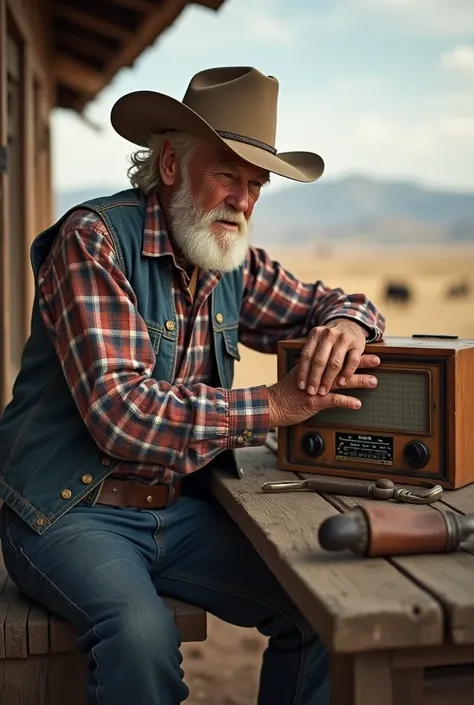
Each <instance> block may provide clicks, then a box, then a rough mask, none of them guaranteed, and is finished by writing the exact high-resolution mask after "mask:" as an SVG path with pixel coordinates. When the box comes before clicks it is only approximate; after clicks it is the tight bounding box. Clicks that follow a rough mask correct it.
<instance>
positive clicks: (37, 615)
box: [28, 604, 49, 656]
mask: <svg viewBox="0 0 474 705" xmlns="http://www.w3.org/2000/svg"><path fill="white" fill-rule="evenodd" d="M48 622H49V616H48V613H47V611H46V610H45V609H44V608H43V607H41V606H40V605H36V604H32V605H31V609H30V614H29V616H28V651H29V653H30V654H31V655H32V656H34V655H39V654H47V653H49V624H48Z"/></svg>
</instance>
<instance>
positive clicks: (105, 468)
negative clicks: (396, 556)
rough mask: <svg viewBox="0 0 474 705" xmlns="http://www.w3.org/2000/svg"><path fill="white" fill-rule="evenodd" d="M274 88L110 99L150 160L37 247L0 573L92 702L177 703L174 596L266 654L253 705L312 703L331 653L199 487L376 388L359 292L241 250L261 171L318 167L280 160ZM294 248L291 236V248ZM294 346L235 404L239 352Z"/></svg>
mask: <svg viewBox="0 0 474 705" xmlns="http://www.w3.org/2000/svg"><path fill="white" fill-rule="evenodd" d="M277 94H278V83H277V81H276V79H275V78H273V77H268V76H264V75H262V74H261V73H260V72H259V71H257V70H255V69H253V68H242V67H230V68H217V69H211V70H207V71H202V72H201V73H199V74H197V75H196V76H194V78H193V79H192V80H191V82H190V84H189V87H188V90H187V92H186V95H185V97H184V99H183V101H182V102H179V101H176V100H174V99H172V98H170V97H168V96H165V95H162V94H159V93H155V92H136V93H132V94H129V95H127V96H125V97H123V98H121V99H120V100H119V101H118V102H117V104H116V105H115V106H114V108H113V111H112V124H113V126H114V128H115V129H116V131H117V132H118V133H119V134H120V135H122V136H123V137H124V138H126V139H128V140H130V141H131V142H133V143H135V144H137V145H139V146H140V147H142V148H144V149H140V150H138V152H137V153H136V154H135V155H134V156H133V165H132V167H131V172H132V173H131V182H132V186H133V187H134V188H131V189H129V190H127V191H124V192H122V193H118V194H115V195H113V196H108V197H104V198H99V199H96V200H93V201H90V202H88V203H83V204H79V205H78V206H77V207H75V208H73V209H72V210H71V211H69V212H68V213H66V214H65V215H64V216H63V217H62V218H61V219H60V220H59V221H58V222H57V223H56V224H55V225H53V226H52V227H51V228H49V229H48V230H46V231H45V232H43V233H41V234H40V235H39V236H38V237H37V238H36V240H35V242H34V243H33V246H32V251H31V261H32V266H33V270H34V275H35V282H36V296H35V300H34V304H33V311H32V325H31V335H30V337H29V339H28V341H27V344H26V347H25V350H24V356H23V361H22V367H21V371H20V373H19V376H18V378H17V380H16V384H15V387H14V392H13V399H12V401H11V403H10V404H9V405H8V406H7V408H6V409H5V411H4V414H3V417H2V419H1V422H0V468H1V471H0V477H1V483H0V487H1V497H2V498H3V500H4V506H3V510H2V514H1V536H2V545H3V552H4V556H5V563H6V566H7V569H8V572H9V574H10V575H11V577H12V579H13V580H14V581H15V582H16V583H17V584H18V585H19V587H20V589H21V590H23V591H24V592H25V593H27V594H28V595H30V596H31V597H32V598H33V599H35V600H37V601H39V602H41V603H42V604H44V605H45V606H46V607H48V608H49V609H50V610H52V611H53V612H55V613H57V614H60V615H62V616H63V617H64V618H66V619H67V620H69V621H70V622H71V623H72V624H73V625H74V626H75V628H76V629H77V632H78V634H79V641H78V646H79V649H80V650H81V651H82V652H83V653H84V654H86V656H87V660H88V666H89V668H88V673H87V681H86V693H87V696H86V700H87V704H88V705H130V704H131V703H133V704H134V705H140V704H142V705H145V704H146V705H178V703H181V702H183V701H184V700H185V699H186V697H187V695H188V689H187V686H186V685H185V682H184V680H183V675H184V674H183V671H182V669H181V654H180V642H179V634H178V633H177V631H176V628H175V626H174V623H173V620H172V619H171V617H170V614H169V612H168V610H167V609H166V607H165V606H164V604H163V601H162V596H166V595H169V596H173V597H177V598H181V599H183V600H185V601H188V602H191V603H194V604H196V605H201V606H202V607H204V608H205V609H206V610H208V611H209V612H210V613H212V614H214V615H216V616H217V617H219V618H221V619H223V620H226V621H228V622H230V623H232V624H237V625H241V626H247V627H257V628H258V629H259V630H260V631H261V632H262V633H263V634H265V635H267V636H268V637H269V645H268V649H267V651H266V653H265V656H264V659H263V666H262V673H261V682H260V694H259V701H258V702H259V704H260V705H290V704H291V705H323V704H324V705H326V704H327V703H328V678H327V671H328V668H327V655H326V652H325V649H324V647H323V645H322V643H321V642H320V641H319V639H318V636H317V634H315V633H314V632H313V630H312V629H311V628H310V627H309V626H308V624H307V623H306V622H305V621H304V619H302V617H301V615H300V614H299V612H298V610H297V609H296V608H295V606H294V605H293V604H292V603H291V601H290V600H289V599H288V597H287V595H286V594H285V592H284V590H283V589H282V588H281V586H280V585H279V584H278V582H277V581H276V579H275V578H274V577H273V575H272V574H271V573H270V571H269V570H268V569H267V567H266V566H265V564H264V563H263V562H262V560H261V559H260V557H259V556H258V555H257V553H256V552H255V550H254V549H253V547H252V546H251V545H250V544H249V543H248V541H247V539H246V538H245V537H244V536H243V534H242V533H241V532H240V531H239V529H238V527H237V526H235V525H234V523H233V522H232V521H231V519H229V518H228V516H227V515H226V514H225V513H224V512H223V510H222V509H221V508H220V507H219V506H218V505H217V504H216V502H215V500H214V499H213V498H212V495H211V493H210V492H209V488H208V483H207V479H208V477H209V475H210V473H212V470H213V468H214V467H216V465H221V466H222V465H223V464H225V465H226V467H229V468H231V469H232V470H233V471H237V466H236V464H235V458H234V449H236V448H240V447H242V446H260V445H262V444H263V443H264V441H265V439H266V437H267V433H268V431H269V429H270V428H271V427H279V426H285V425H289V424H294V423H296V422H299V421H303V420H304V419H307V418H309V417H310V416H312V415H314V414H315V413H317V412H318V411H319V410H321V409H324V408H327V407H329V406H331V405H336V406H348V407H350V408H352V409H353V410H354V414H356V413H357V408H358V405H359V404H358V401H357V399H356V398H355V397H352V396H351V395H350V393H349V394H346V393H345V394H338V393H337V388H339V389H340V387H343V386H345V389H346V390H350V389H355V388H369V387H370V386H375V385H376V383H377V381H376V379H375V378H373V377H372V375H371V374H367V372H366V373H365V374H362V373H361V372H357V370H358V369H359V370H360V369H362V368H365V369H366V370H367V368H371V367H372V368H376V367H377V365H378V363H379V362H380V361H379V360H378V358H373V357H372V356H369V355H367V354H364V347H365V344H366V342H367V341H368V340H370V341H374V340H378V339H380V338H381V337H382V335H383V332H384V319H383V317H382V316H381V315H380V314H379V313H378V312H377V310H376V309H375V307H374V306H373V305H372V303H371V302H370V301H368V300H367V298H366V297H365V296H363V295H361V294H357V295H352V296H349V295H346V294H345V293H344V292H343V291H341V290H340V289H330V288H328V287H327V286H325V285H324V284H323V283H322V282H321V281H318V282H316V283H304V282H302V281H300V280H299V279H298V278H297V277H295V276H294V275H292V274H291V273H290V272H288V271H286V270H285V269H284V268H283V267H282V266H281V265H280V264H278V263H276V262H273V261H271V259H270V258H269V256H268V255H267V254H266V253H265V252H264V251H262V250H261V249H258V248H256V247H253V246H250V245H249V242H248V232H249V222H250V219H251V215H252V212H253V209H254V207H255V205H256V203H257V201H258V199H259V196H260V192H261V190H262V188H263V187H264V184H265V183H266V182H267V181H268V179H269V175H270V173H277V174H280V175H282V176H285V177H287V178H289V179H292V180H296V181H300V182H310V181H315V180H317V179H318V178H319V177H320V176H321V175H322V173H323V168H324V165H323V161H322V159H321V157H319V156H318V155H316V154H311V153H308V152H290V153H284V154H282V153H278V152H277V150H276V148H275V146H274V145H275V132H276V117H277ZM288 237H289V238H291V232H290V233H288ZM297 336H298V337H299V336H307V342H306V345H305V350H304V352H303V355H302V357H301V361H300V363H299V364H298V365H297V366H296V367H295V368H294V370H292V371H291V372H290V373H289V374H288V376H287V377H286V378H285V379H282V380H281V381H279V382H278V383H276V384H273V385H270V386H268V387H267V386H266V385H257V386H249V387H244V388H238V389H236V388H233V386H232V382H233V367H234V362H235V360H237V359H238V357H239V353H238V343H239V341H240V342H242V343H243V344H245V345H247V346H248V347H250V348H253V349H255V350H259V351H263V352H266V353H275V350H276V343H277V341H278V340H279V339H282V338H291V337H297Z"/></svg>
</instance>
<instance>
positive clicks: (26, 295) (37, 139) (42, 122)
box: [0, 0, 53, 411]
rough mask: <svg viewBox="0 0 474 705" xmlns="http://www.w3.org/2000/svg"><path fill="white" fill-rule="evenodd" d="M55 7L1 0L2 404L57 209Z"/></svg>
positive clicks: (37, 0) (42, 1)
mask: <svg viewBox="0 0 474 705" xmlns="http://www.w3.org/2000/svg"><path fill="white" fill-rule="evenodd" d="M49 10H50V1H49V0H0V146H2V147H5V146H6V147H7V168H6V171H5V173H1V170H0V260H1V261H0V334H1V335H0V411H1V409H2V408H3V407H4V405H5V404H6V403H7V402H8V400H9V398H10V396H11V389H12V384H13V381H14V378H15V376H16V374H17V372H18V369H19V366H20V357H21V351H22V347H23V345H24V342H25V340H26V337H27V335H28V332H29V323H30V315H31V303H32V299H33V279H32V275H31V271H30V263H29V247H30V244H31V242H32V240H33V238H34V237H35V235H36V234H37V233H38V232H39V231H40V230H41V229H42V228H43V227H46V226H47V225H48V224H49V223H50V222H51V216H52V206H51V204H52V194H51V164H50V136H49V118H50V112H51V108H52V105H53V89H52V81H51V58H50V51H49V46H50V43H51V42H50V39H51V34H50V25H49V17H50V13H49Z"/></svg>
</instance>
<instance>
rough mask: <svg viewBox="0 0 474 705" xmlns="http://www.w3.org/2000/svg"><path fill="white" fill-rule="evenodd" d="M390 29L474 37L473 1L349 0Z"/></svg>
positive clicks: (420, 33)
mask: <svg viewBox="0 0 474 705" xmlns="http://www.w3.org/2000/svg"><path fill="white" fill-rule="evenodd" d="M345 1H346V3H347V5H348V7H349V8H351V9H353V10H355V11H356V12H357V11H359V12H360V11H364V12H366V13H367V14H368V15H370V16H372V17H374V18H379V19H380V20H381V21H382V22H383V23H384V24H385V25H386V26H389V27H391V28H392V29H396V30H398V31H401V32H403V33H406V34H409V33H416V34H418V35H419V36H423V35H425V36H438V37H451V36H456V35H461V36H464V37H467V36H470V37H472V36H474V2H473V0H345Z"/></svg>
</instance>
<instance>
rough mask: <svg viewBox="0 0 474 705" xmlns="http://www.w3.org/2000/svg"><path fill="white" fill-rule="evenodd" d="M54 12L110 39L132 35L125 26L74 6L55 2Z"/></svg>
mask: <svg viewBox="0 0 474 705" xmlns="http://www.w3.org/2000/svg"><path fill="white" fill-rule="evenodd" d="M54 14H55V15H56V16H57V17H62V18H63V19H65V20H68V21H69V22H71V23H73V24H76V25H78V26H79V27H84V28H85V29H90V30H92V31H93V32H97V33H98V34H102V35H103V36H104V37H110V38H111V39H118V40H119V41H124V40H126V39H129V38H130V37H131V35H132V31H131V30H130V29H127V28H126V27H120V26H119V25H116V24H114V23H113V22H107V21H106V20H101V19H99V18H98V17H93V16H92V15H90V14H89V13H88V12H83V11H82V10H77V9H76V8H75V7H70V6H69V5H60V4H58V3H56V4H55V5H54Z"/></svg>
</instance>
